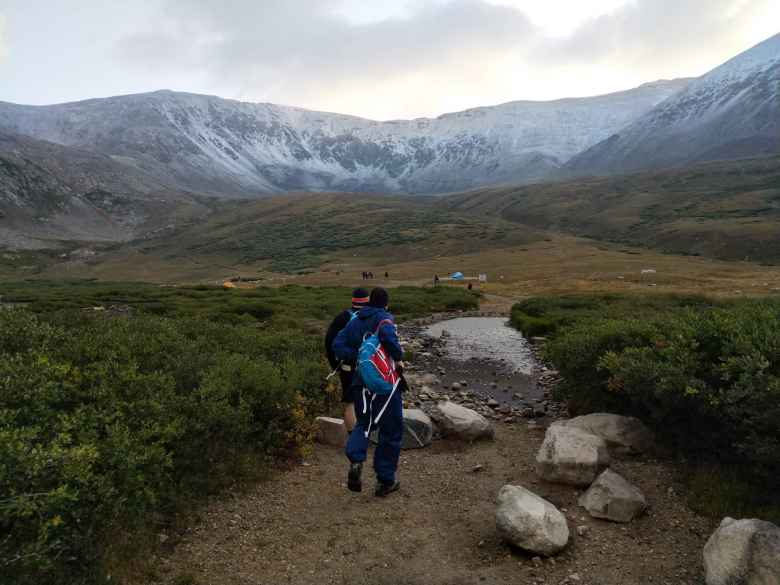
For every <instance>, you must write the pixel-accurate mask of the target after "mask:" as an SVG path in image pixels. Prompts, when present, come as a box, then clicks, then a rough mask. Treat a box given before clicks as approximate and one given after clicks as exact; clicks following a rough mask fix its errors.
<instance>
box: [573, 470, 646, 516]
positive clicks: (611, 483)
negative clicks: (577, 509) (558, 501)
mask: <svg viewBox="0 0 780 585" xmlns="http://www.w3.org/2000/svg"><path fill="white" fill-rule="evenodd" d="M579 503H580V506H582V507H583V508H585V509H586V510H587V511H588V513H589V514H590V515H591V516H593V517H594V518H603V519H605V520H612V521H613V522H631V520H633V519H634V518H636V517H637V516H639V515H640V514H642V512H644V511H645V510H646V509H647V500H645V496H644V494H643V493H642V492H641V491H639V489H638V488H636V487H634V486H633V485H631V484H630V483H628V482H627V481H626V480H625V479H624V478H623V477H622V476H621V475H618V474H617V473H615V472H614V471H612V470H611V469H607V470H605V471H604V472H603V473H602V474H601V475H599V476H598V477H597V478H596V481H594V482H593V484H592V485H591V486H590V488H588V491H586V492H585V493H584V494H582V495H581V496H580V499H579Z"/></svg>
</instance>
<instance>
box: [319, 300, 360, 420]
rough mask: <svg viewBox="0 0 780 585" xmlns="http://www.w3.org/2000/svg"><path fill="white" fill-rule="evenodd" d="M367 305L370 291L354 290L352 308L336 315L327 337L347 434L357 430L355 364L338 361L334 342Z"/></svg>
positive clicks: (328, 353)
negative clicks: (337, 376) (338, 386)
mask: <svg viewBox="0 0 780 585" xmlns="http://www.w3.org/2000/svg"><path fill="white" fill-rule="evenodd" d="M367 304H368V291H367V290H366V289H364V288H356V289H355V290H353V291H352V308H351V309H346V310H344V311H342V312H341V313H339V314H338V315H336V318H335V319H333V322H332V323H331V324H330V327H328V332H327V334H326V335H325V353H326V354H327V355H328V362H329V363H330V367H331V368H332V370H333V372H331V376H332V375H334V374H335V373H336V372H338V375H339V379H340V380H341V402H342V403H343V404H344V426H345V427H346V428H347V433H351V432H352V429H354V428H355V404H354V403H355V396H354V395H353V393H352V375H353V373H354V371H355V362H354V361H351V362H350V361H340V360H339V359H337V358H336V354H335V353H333V341H334V340H335V339H336V336H337V335H338V334H339V331H341V330H342V329H344V327H346V326H347V323H349V322H350V321H351V320H352V319H353V318H354V317H355V316H356V315H357V313H358V311H360V309H362V308H363V307H365V306H366V305H367Z"/></svg>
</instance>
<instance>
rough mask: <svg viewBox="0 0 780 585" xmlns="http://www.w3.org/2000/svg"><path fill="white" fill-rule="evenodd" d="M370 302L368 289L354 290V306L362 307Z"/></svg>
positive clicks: (356, 307)
mask: <svg viewBox="0 0 780 585" xmlns="http://www.w3.org/2000/svg"><path fill="white" fill-rule="evenodd" d="M367 304H368V291H367V290H366V289H364V288H356V289H355V290H353V291H352V308H353V309H362V308H363V307H365V306H366V305H367Z"/></svg>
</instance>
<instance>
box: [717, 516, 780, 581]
mask: <svg viewBox="0 0 780 585" xmlns="http://www.w3.org/2000/svg"><path fill="white" fill-rule="evenodd" d="M704 570H705V577H706V581H707V585H778V584H779V583H780V528H778V527H777V526H775V525H774V524H772V523H771V522H763V521H761V520H734V519H733V518H725V519H724V520H723V521H722V522H721V524H720V526H719V527H718V529H717V530H716V531H715V533H714V534H713V535H712V536H711V537H710V539H709V540H708V541H707V544H706V545H705V547H704Z"/></svg>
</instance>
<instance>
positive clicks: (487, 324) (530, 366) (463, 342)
mask: <svg viewBox="0 0 780 585" xmlns="http://www.w3.org/2000/svg"><path fill="white" fill-rule="evenodd" d="M425 333H426V334H427V335H430V336H431V337H435V338H441V339H443V340H444V343H445V349H446V352H447V356H448V357H449V358H450V359H453V360H457V361H468V360H474V359H489V360H492V361H495V362H502V363H503V364H505V365H506V366H507V368H508V369H509V370H510V371H511V372H512V373H514V374H523V375H526V376H530V375H531V374H532V373H533V370H534V366H535V364H536V360H535V359H534V355H533V353H532V352H531V347H530V345H529V343H528V340H526V338H525V337H523V336H522V334H521V333H520V332H519V331H517V330H516V329H513V328H512V327H510V326H509V324H508V321H507V320H506V319H504V318H502V317H462V318H458V319H451V320H449V321H442V322H440V323H436V324H434V325H431V326H430V327H428V328H427V329H426V330H425Z"/></svg>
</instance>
